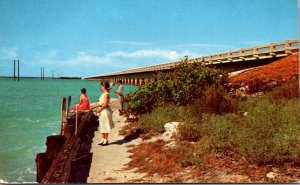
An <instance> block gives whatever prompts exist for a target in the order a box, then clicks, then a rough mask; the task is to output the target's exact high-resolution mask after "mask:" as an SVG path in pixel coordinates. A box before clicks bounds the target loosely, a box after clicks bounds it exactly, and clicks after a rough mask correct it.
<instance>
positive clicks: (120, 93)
mask: <svg viewBox="0 0 300 185" xmlns="http://www.w3.org/2000/svg"><path fill="white" fill-rule="evenodd" d="M117 83H118V85H119V88H118V90H115V91H114V92H115V93H116V94H118V100H119V103H120V109H119V112H120V115H122V114H124V112H125V107H124V94H123V93H124V86H123V84H122V80H118V82H117Z"/></svg>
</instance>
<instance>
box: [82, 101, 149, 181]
mask: <svg viewBox="0 0 300 185" xmlns="http://www.w3.org/2000/svg"><path fill="white" fill-rule="evenodd" d="M117 103H118V101H117V99H111V103H110V106H111V108H112V110H113V120H114V123H115V128H114V129H112V130H111V133H110V134H109V136H108V141H109V145H107V146H101V145H98V143H99V141H100V138H101V133H100V131H96V132H95V136H94V138H93V143H92V149H91V153H93V158H92V164H91V168H90V173H89V177H88V179H87V182H88V183H105V182H106V183H124V182H140V179H141V178H143V177H144V176H145V174H141V173H135V172H134V170H125V169H124V167H126V166H125V165H126V163H128V162H129V161H130V158H129V155H130V153H128V152H127V150H128V148H127V146H128V145H132V144H138V143H139V139H137V140H132V141H130V142H129V141H125V140H123V136H121V135H119V130H120V129H121V128H122V127H123V126H124V125H125V124H126V123H125V117H123V116H119V112H118V108H117Z"/></svg>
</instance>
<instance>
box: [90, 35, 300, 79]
mask: <svg viewBox="0 0 300 185" xmlns="http://www.w3.org/2000/svg"><path fill="white" fill-rule="evenodd" d="M296 52H299V40H286V41H284V42H280V43H270V44H267V45H262V46H254V47H252V48H241V49H239V50H234V51H227V52H221V53H217V54H212V55H207V56H201V57H195V58H191V59H188V62H189V63H195V62H201V63H203V64H204V65H211V64H219V63H226V62H237V61H246V60H256V59H264V58H272V57H283V56H287V55H289V54H292V53H296ZM179 63H180V61H173V62H168V63H164V64H158V65H152V66H147V67H140V68H136V69H130V70H124V71H120V72H115V73H110V74H104V75H99V76H94V77H104V76H117V75H127V74H135V73H143V72H152V71H160V70H167V69H172V68H174V67H175V66H176V65H178V64H179ZM87 78H93V77H87Z"/></svg>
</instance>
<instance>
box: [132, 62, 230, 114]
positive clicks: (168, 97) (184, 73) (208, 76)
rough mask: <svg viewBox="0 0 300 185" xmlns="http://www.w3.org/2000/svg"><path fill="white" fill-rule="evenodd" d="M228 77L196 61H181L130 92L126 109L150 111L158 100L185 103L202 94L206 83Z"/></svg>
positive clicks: (218, 84) (215, 84)
mask: <svg viewBox="0 0 300 185" xmlns="http://www.w3.org/2000/svg"><path fill="white" fill-rule="evenodd" d="M227 81H228V76H227V75H223V76H222V75H220V72H219V71H217V70H215V69H211V68H208V67H205V66H202V65H201V64H199V63H193V64H190V63H187V61H182V62H181V63H180V64H179V65H178V66H177V67H176V68H175V69H174V71H173V72H168V73H165V72H160V73H158V74H156V75H155V76H154V80H153V81H150V82H148V83H146V84H145V85H143V86H141V87H140V89H139V90H138V91H136V92H135V93H133V94H131V96H130V97H131V98H130V101H129V111H130V112H132V113H135V114H145V113H147V112H151V111H152V110H153V108H154V107H156V106H157V104H159V103H161V102H162V103H173V104H176V105H187V104H189V103H191V102H194V101H195V100H196V99H199V98H201V97H202V95H203V92H204V90H205V89H206V87H208V86H212V85H214V86H221V85H224V84H225V83H227Z"/></svg>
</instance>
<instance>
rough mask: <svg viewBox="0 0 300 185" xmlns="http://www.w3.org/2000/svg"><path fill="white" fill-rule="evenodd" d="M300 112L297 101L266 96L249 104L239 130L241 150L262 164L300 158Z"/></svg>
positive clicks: (238, 141) (239, 148)
mask: <svg viewBox="0 0 300 185" xmlns="http://www.w3.org/2000/svg"><path fill="white" fill-rule="evenodd" d="M299 118H300V114H299V102H298V100H295V99H294V100H288V101H281V102H280V103H279V104H274V103H272V102H271V101H270V100H269V99H268V98H267V97H264V98H262V99H260V101H258V102H257V104H256V106H254V107H249V109H248V116H246V117H245V123H244V124H243V125H242V127H241V128H240V131H239V132H237V136H236V139H237V147H238V150H239V151H240V152H241V153H242V154H243V155H244V156H245V157H246V158H247V159H249V160H250V161H254V162H257V163H259V164H265V163H281V162H285V161H297V160H298V161H299V159H300V144H299V143H300V137H299V133H300V120H299Z"/></svg>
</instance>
